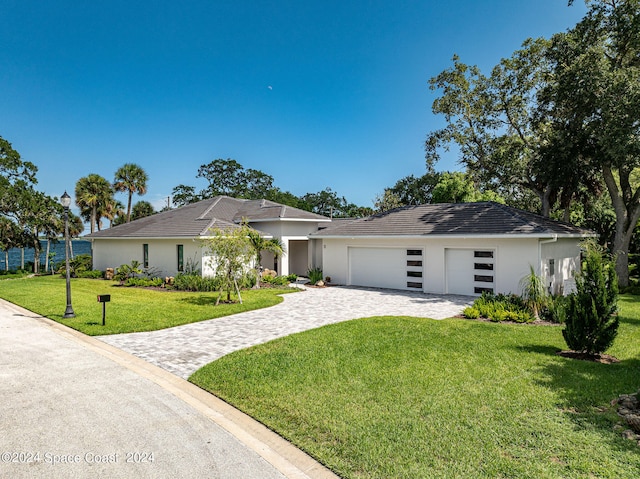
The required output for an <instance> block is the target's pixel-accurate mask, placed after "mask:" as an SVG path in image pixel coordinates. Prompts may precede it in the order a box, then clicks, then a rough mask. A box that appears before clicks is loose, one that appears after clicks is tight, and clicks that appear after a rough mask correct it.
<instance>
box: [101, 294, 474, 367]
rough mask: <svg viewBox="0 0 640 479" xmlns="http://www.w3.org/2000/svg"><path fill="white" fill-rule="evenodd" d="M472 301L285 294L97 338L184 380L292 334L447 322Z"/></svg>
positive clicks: (461, 298) (415, 296) (429, 296)
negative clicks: (229, 311) (370, 320)
mask: <svg viewBox="0 0 640 479" xmlns="http://www.w3.org/2000/svg"><path fill="white" fill-rule="evenodd" d="M473 299H474V298H471V297H469V296H455V295H433V294H423V293H418V292H406V291H397V290H385V289H373V288H354V287H338V286H333V287H328V288H308V289H306V290H305V291H301V292H299V293H292V294H286V295H284V301H283V302H282V303H280V304H278V305H276V306H272V307H270V308H265V309H259V310H255V311H249V312H246V313H239V314H234V315H232V316H225V317H223V318H217V319H211V320H206V321H201V322H198V323H191V324H185V325H183V326H176V327H173V328H169V329H163V330H160V331H150V332H144V333H129V334H116V335H109V336H98V339H100V340H101V341H104V342H105V343H108V344H111V345H113V346H115V347H117V348H119V349H122V350H124V351H127V352H129V353H131V354H133V355H135V356H138V357H140V358H142V359H144V360H146V361H148V362H150V363H152V364H155V365H156V366H159V367H161V368H163V369H166V370H167V371H169V372H171V373H173V374H175V375H177V376H180V377H182V378H185V379H187V378H188V377H189V376H190V375H191V374H192V373H194V372H195V371H196V370H198V369H200V368H201V367H202V366H204V365H205V364H208V363H210V362H212V361H215V360H216V359H218V358H220V357H222V356H224V355H226V354H229V353H231V352H233V351H237V350H239V349H244V348H247V347H250V346H254V345H256V344H261V343H266V342H268V341H271V340H273V339H276V338H280V337H283V336H288V335H290V334H293V333H298V332H301V331H306V330H308V329H313V328H317V327H320V326H324V325H326V324H332V323H338V322H341V321H347V320H350V319H357V318H366V317H371V316H414V317H420V318H431V319H444V318H450V317H452V316H455V315H458V314H460V313H461V312H462V310H463V309H464V308H465V307H466V306H469V305H470V304H471V303H472V302H473ZM212 307H214V306H213V305H212Z"/></svg>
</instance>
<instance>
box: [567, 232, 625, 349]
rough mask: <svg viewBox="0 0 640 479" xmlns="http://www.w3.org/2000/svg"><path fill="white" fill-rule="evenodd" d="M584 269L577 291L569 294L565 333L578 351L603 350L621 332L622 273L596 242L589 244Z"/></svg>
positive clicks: (578, 279) (572, 346)
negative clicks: (620, 283)
mask: <svg viewBox="0 0 640 479" xmlns="http://www.w3.org/2000/svg"><path fill="white" fill-rule="evenodd" d="M586 253H587V258H586V261H585V267H584V271H583V272H582V273H580V274H578V275H577V277H576V290H577V292H576V293H573V294H571V295H570V296H569V305H568V308H567V310H566V323H565V329H564V330H563V331H562V335H563V336H564V339H565V341H566V343H567V346H569V348H571V349H572V350H574V351H580V352H584V353H587V354H600V353H603V352H604V351H606V350H607V349H608V348H609V347H610V346H611V345H612V344H613V340H614V339H615V338H616V336H617V334H618V326H619V323H620V321H619V318H618V315H617V314H616V313H617V310H618V277H617V275H616V270H615V264H614V262H613V260H611V259H610V258H607V257H605V256H604V254H603V253H602V251H601V250H600V249H599V248H598V246H597V245H596V244H594V243H588V244H587V245H586Z"/></svg>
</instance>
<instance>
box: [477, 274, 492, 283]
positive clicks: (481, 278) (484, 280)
mask: <svg viewBox="0 0 640 479" xmlns="http://www.w3.org/2000/svg"><path fill="white" fill-rule="evenodd" d="M473 280H474V281H476V282H477V283H493V276H482V275H479V274H476V275H474V276H473Z"/></svg>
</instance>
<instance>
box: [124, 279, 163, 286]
mask: <svg viewBox="0 0 640 479" xmlns="http://www.w3.org/2000/svg"><path fill="white" fill-rule="evenodd" d="M163 283H164V281H162V278H127V280H126V281H125V282H124V286H137V287H157V288H159V287H161V286H162V285H163Z"/></svg>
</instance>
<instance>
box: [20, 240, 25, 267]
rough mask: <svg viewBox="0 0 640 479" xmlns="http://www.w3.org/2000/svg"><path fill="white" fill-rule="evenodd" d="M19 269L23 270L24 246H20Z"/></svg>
mask: <svg viewBox="0 0 640 479" xmlns="http://www.w3.org/2000/svg"><path fill="white" fill-rule="evenodd" d="M20 269H21V270H23V271H24V246H23V247H22V248H20Z"/></svg>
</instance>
